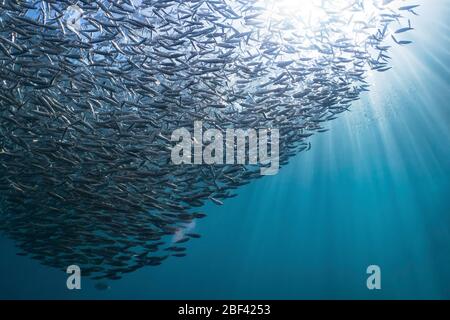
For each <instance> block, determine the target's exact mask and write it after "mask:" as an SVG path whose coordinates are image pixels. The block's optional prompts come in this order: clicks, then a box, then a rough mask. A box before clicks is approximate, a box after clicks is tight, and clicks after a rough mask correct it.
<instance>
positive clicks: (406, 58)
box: [0, 0, 450, 299]
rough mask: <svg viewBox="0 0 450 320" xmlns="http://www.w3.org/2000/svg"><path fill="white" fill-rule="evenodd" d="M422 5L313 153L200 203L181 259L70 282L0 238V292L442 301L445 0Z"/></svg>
mask: <svg viewBox="0 0 450 320" xmlns="http://www.w3.org/2000/svg"><path fill="white" fill-rule="evenodd" d="M419 12H420V14H421V16H420V17H416V18H415V19H414V26H415V28H416V30H415V31H414V32H413V33H410V34H409V35H408V36H409V37H410V38H411V39H412V40H414V44H413V45H410V46H406V47H401V48H399V47H395V48H394V50H393V51H392V52H391V54H390V55H391V56H392V57H393V62H392V64H393V66H394V68H393V70H390V71H389V72H385V73H381V74H374V75H373V76H371V78H370V83H371V84H372V87H371V92H370V93H366V94H365V95H363V97H362V99H361V101H359V102H357V103H355V104H354V105H353V106H352V108H351V112H348V113H345V114H342V116H341V117H340V118H339V119H338V120H335V121H334V122H332V123H331V124H330V125H329V128H330V131H329V132H326V133H323V134H319V135H316V136H314V137H313V138H312V139H311V143H312V149H311V150H310V151H308V152H305V153H301V154H299V155H298V156H296V157H295V158H294V159H292V160H291V162H290V164H289V165H288V166H286V167H284V168H283V169H282V170H281V171H280V172H279V174H278V175H276V176H273V177H265V178H264V179H259V180H258V181H255V182H253V183H252V184H250V185H248V186H245V187H244V188H242V189H240V191H239V196H238V197H236V198H233V199H230V200H228V201H226V202H225V204H224V205H223V206H221V207H217V206H215V205H208V206H206V207H205V208H203V211H204V212H206V213H208V217H207V218H206V219H203V220H202V221H198V222H197V224H196V226H195V232H198V233H200V234H202V238H201V239H198V240H195V241H192V242H191V243H189V244H188V246H187V248H188V256H187V257H186V258H182V259H169V260H167V261H166V262H165V263H163V264H162V265H161V266H159V267H156V268H155V267H149V268H144V269H141V270H138V271H137V272H135V273H132V274H129V275H126V276H125V277H124V278H123V279H121V280H119V281H114V282H109V285H110V286H111V288H110V289H109V290H105V291H99V290H96V289H95V288H94V282H92V281H90V280H88V279H82V290H80V291H69V290H67V289H66V274H65V273H62V272H60V271H57V270H53V269H49V268H47V267H44V266H42V265H40V264H39V263H37V262H36V261H33V260H30V259H28V258H26V257H20V256H16V255H15V253H16V249H15V248H14V244H13V243H12V241H10V240H8V239H5V238H1V239H0V253H1V258H0V298H63V299H77V298H84V299H86V298H87V299H90V298H94V299H103V298H122V299H123V298H125V299H132V298H139V299H147V298H148V299H197V298H199V299H239V298H243V299H244V298H245V299H312V298H314V299H315V298H319V299H323V298H325V299H340V298H351V299H382V298H388V299H391V298H392V299H404V298H423V299H450V68H449V63H450V26H449V24H448V22H449V21H448V17H449V16H450V1H442V0H431V1H423V5H422V8H421V9H420V10H419ZM372 264H376V265H379V266H380V267H381V283H382V289H381V290H376V291H369V290H368V289H367V287H366V278H367V274H366V268H367V266H369V265H372Z"/></svg>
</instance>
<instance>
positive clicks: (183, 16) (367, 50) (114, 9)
mask: <svg viewBox="0 0 450 320" xmlns="http://www.w3.org/2000/svg"><path fill="white" fill-rule="evenodd" d="M305 2H309V4H308V8H309V9H308V10H310V9H311V5H312V6H314V12H315V14H316V13H318V14H317V15H315V16H312V14H310V15H309V16H307V15H305V14H303V13H302V9H301V8H302V7H301V6H299V7H298V8H299V10H298V12H295V11H294V12H287V13H286V11H293V10H289V9H290V8H289V7H285V8H283V7H282V5H281V3H283V0H280V1H277V0H272V1H269V0H110V1H104V0H58V1H56V0H47V1H41V0H34V1H20V0H0V231H1V232H3V233H4V234H6V235H7V236H8V237H10V238H11V239H13V240H14V241H15V243H16V244H17V246H18V247H19V248H20V249H21V253H20V254H22V255H28V256H30V257H31V258H33V259H37V260H39V261H40V262H41V263H42V264H44V265H48V266H51V267H55V268H58V269H61V270H65V268H66V267H67V266H69V265H71V264H76V265H79V266H80V267H81V269H82V275H84V276H90V277H92V278H94V279H120V278H121V277H122V276H123V275H124V274H126V273H129V272H133V271H135V270H137V269H139V268H142V267H145V266H156V265H159V264H161V263H162V261H163V260H165V259H166V258H168V257H170V256H174V257H183V256H185V255H186V248H185V247H184V246H183V243H185V242H187V241H188V240H189V239H192V238H198V237H200V235H199V234H196V233H194V232H193V231H192V230H190V229H186V226H188V225H189V224H190V223H192V221H195V220H196V219H199V218H202V217H204V216H205V214H204V213H201V212H197V211H196V209H195V208H199V207H201V206H202V205H203V204H204V203H206V202H207V201H213V202H214V203H215V204H218V205H220V204H222V202H223V201H224V200H225V199H227V198H230V197H233V196H235V195H236V189H238V188H239V187H240V186H242V185H244V184H247V183H249V182H250V181H252V180H254V179H257V178H259V177H261V176H260V172H259V168H258V167H257V166H250V165H174V164H173V163H172V162H171V159H170V150H171V148H172V147H173V142H172V141H171V139H170V137H171V133H172V132H173V131H174V130H175V129H177V128H180V127H186V128H192V127H193V123H194V121H202V123H203V126H204V127H205V128H216V129H219V130H226V129H227V128H234V129H239V128H244V129H245V128H277V129H279V132H280V147H279V150H280V152H279V158H280V164H281V165H282V166H283V165H286V164H287V163H288V161H289V158H290V157H292V156H294V155H296V154H298V153H299V152H301V151H303V150H308V149H309V148H310V145H309V143H308V140H307V138H308V137H309V136H311V135H312V134H314V133H315V132H323V131H326V130H327V129H326V127H324V126H325V125H326V123H327V122H328V121H331V120H333V119H335V118H336V117H337V115H338V114H340V113H342V112H344V111H346V110H348V109H349V108H350V106H351V104H352V102H353V101H355V100H358V99H359V98H360V94H361V93H362V92H364V91H368V90H369V87H370V86H369V83H368V82H367V81H366V77H367V73H368V72H369V71H370V70H376V71H379V72H384V71H387V70H389V69H390V68H391V67H390V65H389V60H390V56H389V48H390V46H391V45H407V44H409V43H411V41H410V40H408V37H407V35H408V34H407V32H408V31H410V30H413V27H412V23H411V21H410V19H411V18H412V17H414V16H415V15H417V9H418V8H417V7H418V5H416V4H411V2H410V1H387V0H345V1H343V0H321V1H314V0H310V1H305ZM278 3H280V5H278ZM311 12H312V11H311ZM319 13H320V14H319ZM318 17H319V18H320V19H317V18H318ZM185 229H186V231H185V232H183V230H185ZM194 231H195V230H194ZM174 235H177V237H174Z"/></svg>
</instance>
